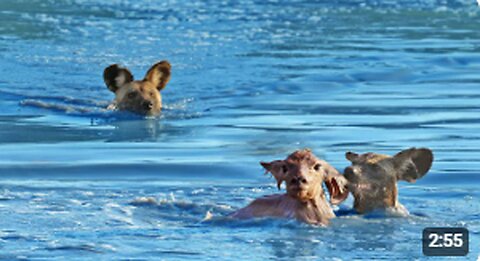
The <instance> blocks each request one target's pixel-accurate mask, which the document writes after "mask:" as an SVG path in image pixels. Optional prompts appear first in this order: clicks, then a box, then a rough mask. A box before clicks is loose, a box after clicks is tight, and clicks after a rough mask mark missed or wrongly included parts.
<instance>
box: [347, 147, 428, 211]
mask: <svg viewBox="0 0 480 261" xmlns="http://www.w3.org/2000/svg"><path fill="white" fill-rule="evenodd" d="M345 157H346V158H347V160H349V161H350V162H351V163H352V165H351V166H349V167H347V168H345V171H344V176H345V178H346V179H347V180H348V189H349V191H350V192H351V193H352V195H353V196H354V198H355V200H354V208H355V210H356V211H357V212H359V213H365V212H369V211H372V210H374V209H385V208H389V207H396V206H397V205H399V203H398V189H397V181H399V180H405V181H408V182H415V181H416V180H417V179H419V178H422V177H423V176H424V175H425V174H426V173H427V172H428V170H429V169H430V167H431V166H432V162H433V153H432V151H431V150H430V149H426V148H420V149H416V148H411V149H407V150H403V151H401V152H399V153H397V154H396V155H395V156H393V157H391V156H388V155H382V154H376V153H372V152H369V153H365V154H357V153H353V152H347V153H346V154H345Z"/></svg>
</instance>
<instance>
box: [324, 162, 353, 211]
mask: <svg viewBox="0 0 480 261" xmlns="http://www.w3.org/2000/svg"><path fill="white" fill-rule="evenodd" d="M322 168H323V169H324V170H325V174H326V175H325V180H324V181H325V185H326V186H327V189H328V193H329V194H330V203H332V205H338V204H340V203H342V202H343V201H344V200H345V199H347V197H348V188H347V183H348V181H347V179H346V178H345V177H344V176H343V175H341V174H340V173H339V172H338V171H337V170H336V169H335V168H334V167H332V166H330V164H328V163H322Z"/></svg>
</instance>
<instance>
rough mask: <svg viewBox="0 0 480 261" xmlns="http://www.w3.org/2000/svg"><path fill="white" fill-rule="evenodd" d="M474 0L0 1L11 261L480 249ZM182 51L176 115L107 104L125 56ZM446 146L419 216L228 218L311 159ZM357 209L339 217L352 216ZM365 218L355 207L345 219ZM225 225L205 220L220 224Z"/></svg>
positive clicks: (168, 102) (140, 61) (2, 237)
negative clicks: (302, 159)
mask: <svg viewBox="0 0 480 261" xmlns="http://www.w3.org/2000/svg"><path fill="white" fill-rule="evenodd" d="M479 15H480V8H479V7H478V6H477V5H476V3H475V1H450V0H445V1H443V0H442V1H434V0H412V1H374V0H369V1H337V0H336V1H316V2H315V1H300V0H297V1H286V0H271V1H254V0H250V1H249V0H242V1H213V0H212V1H202V2H194V1H175V0H169V1H162V2H161V3H158V2H155V1H148V0H143V1H138V0H135V1H134V0H115V1H109V2H108V3H106V2H105V1H98V0H97V1H95V0H63V1H53V0H50V1H41V0H28V1H27V0H15V1H14V0H3V1H1V2H0V21H1V23H0V74H1V75H2V77H0V175H1V177H0V212H1V218H0V259H6V260H12V259H34V260H37V259H38V260H43V259H48V260H51V259H72V258H78V259H81V260H85V259H98V258H100V259H122V258H124V259H139V260H142V259H168V260H171V259H238V258H242V259H258V260H265V259H273V258H278V259H284V260H292V259H293V258H295V259H296V260H297V259H298V260H303V259H305V260H306V259H328V260H350V259H355V258H365V259H370V258H374V257H376V258H386V259H394V258H398V259H422V258H423V255H422V250H421V232H422V230H423V228H425V227H430V226H465V227H467V228H468V229H469V230H470V238H471V243H470V244H471V246H470V254H469V255H468V256H467V258H468V259H471V260H476V259H477V257H478V256H479V252H480V236H479V234H480V204H479V203H478V202H479V200H480V192H479V191H478V187H479V185H480V175H479V172H478V170H479V168H480V163H479V162H480V141H479V140H480V134H479V132H478V129H479V127H480V116H479V111H480V106H479V103H478V101H479V98H480V92H479V90H480V89H479V84H480V74H479V71H480V70H479V69H480V31H479V30H478V28H479V27H478V24H479V22H480V21H479V17H480V16H479ZM163 59H168V60H169V61H170V62H171V64H172V70H173V71H172V73H173V75H172V80H171V81H170V83H169V85H168V86H167V88H166V89H165V90H164V92H163V99H164V103H165V106H166V107H165V109H164V112H163V114H162V116H161V117H160V119H143V118H140V117H134V116H131V115H127V114H124V113H114V112H109V111H106V110H105V109H104V108H105V106H106V105H107V104H108V102H109V101H110V100H111V99H113V94H112V93H110V92H109V91H108V90H107V88H106V87H105V86H104V84H103V80H102V72H103V69H104V68H105V67H106V66H108V65H109V64H111V63H122V64H124V65H126V66H128V67H129V68H130V69H131V70H132V72H133V73H134V75H135V76H136V77H137V78H141V77H143V75H144V73H145V71H146V70H147V69H148V68H149V66H150V65H152V64H153V63H155V62H156V61H159V60H163ZM411 146H417V147H429V148H432V149H433V151H434V153H435V157H436V158H435V162H434V165H433V167H432V170H431V171H430V173H429V174H428V175H427V176H426V177H425V178H424V179H422V180H419V181H418V182H417V183H416V184H404V183H400V201H401V202H402V203H403V204H404V205H405V206H406V207H407V208H408V209H409V210H410V212H412V215H411V216H410V217H408V218H389V217H375V216H357V215H351V214H350V215H343V216H341V217H339V218H338V219H336V220H334V221H333V223H332V224H331V225H330V226H329V227H327V228H317V227H312V226H308V225H304V224H299V223H297V222H294V221H285V220H272V219H265V220H254V221H241V222H240V221H233V220H228V219H226V218H224V216H225V215H227V214H228V213H230V212H231V211H233V210H235V209H237V208H239V207H242V206H244V205H246V204H247V203H248V202H249V201H251V200H252V199H253V198H256V197H259V196H261V195H265V194H271V193H276V188H275V184H274V182H273V181H272V179H269V178H268V177H266V176H263V175H262V170H261V167H260V166H259V165H258V162H259V161H261V160H273V159H278V158H283V157H285V156H286V155H287V154H289V153H290V152H292V151H293V150H295V149H298V148H304V147H309V148H312V149H313V150H314V152H315V153H316V154H317V155H318V156H320V157H322V158H325V159H326V160H328V161H329V162H331V163H332V164H333V165H334V166H335V167H337V168H338V169H343V168H344V167H345V166H347V161H346V160H345V159H344V157H343V155H344V153H345V151H348V150H352V151H357V152H366V151H375V152H379V153H387V154H394V153H396V152H397V151H399V150H401V149H404V148H408V147H411ZM351 204H352V199H351V198H350V199H348V200H347V201H346V202H345V203H344V204H342V206H341V210H342V209H346V210H348V209H349V208H350V207H351ZM347 212H348V211H347ZM210 215H213V218H211V219H208V220H205V217H206V216H210Z"/></svg>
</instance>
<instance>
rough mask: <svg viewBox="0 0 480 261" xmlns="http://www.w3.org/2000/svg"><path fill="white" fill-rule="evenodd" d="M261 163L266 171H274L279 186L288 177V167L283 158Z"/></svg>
mask: <svg viewBox="0 0 480 261" xmlns="http://www.w3.org/2000/svg"><path fill="white" fill-rule="evenodd" d="M260 165H262V167H263V168H264V169H265V173H269V172H270V173H272V176H273V177H274V178H275V179H276V180H277V188H278V189H280V185H282V182H284V181H285V180H286V179H287V168H286V165H285V162H283V160H274V161H272V162H260Z"/></svg>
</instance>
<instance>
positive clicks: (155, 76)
mask: <svg viewBox="0 0 480 261" xmlns="http://www.w3.org/2000/svg"><path fill="white" fill-rule="evenodd" d="M170 69H171V66H170V63H169V62H168V61H161V62H159V63H156V64H154V65H153V66H152V67H151V68H150V69H149V70H148V71H147V74H146V75H145V79H144V81H149V82H151V83H153V84H154V85H155V87H156V88H157V90H158V91H161V90H163V88H165V86H167V83H168V81H169V80H170Z"/></svg>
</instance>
